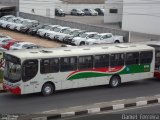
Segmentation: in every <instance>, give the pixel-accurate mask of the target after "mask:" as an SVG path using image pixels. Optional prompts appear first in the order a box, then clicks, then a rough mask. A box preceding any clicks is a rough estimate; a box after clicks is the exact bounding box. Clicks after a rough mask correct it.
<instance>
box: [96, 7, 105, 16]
mask: <svg viewBox="0 0 160 120" xmlns="http://www.w3.org/2000/svg"><path fill="white" fill-rule="evenodd" d="M94 10H95V11H97V12H98V15H104V9H102V8H95V9H94Z"/></svg>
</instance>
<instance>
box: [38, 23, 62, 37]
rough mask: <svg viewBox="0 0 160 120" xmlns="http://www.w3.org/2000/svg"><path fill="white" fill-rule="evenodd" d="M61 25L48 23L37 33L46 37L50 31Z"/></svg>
mask: <svg viewBox="0 0 160 120" xmlns="http://www.w3.org/2000/svg"><path fill="white" fill-rule="evenodd" d="M57 27H60V25H48V26H45V28H42V29H39V30H38V31H37V35H38V36H40V37H43V38H46V35H47V33H48V32H50V31H53V30H54V29H55V28H57Z"/></svg>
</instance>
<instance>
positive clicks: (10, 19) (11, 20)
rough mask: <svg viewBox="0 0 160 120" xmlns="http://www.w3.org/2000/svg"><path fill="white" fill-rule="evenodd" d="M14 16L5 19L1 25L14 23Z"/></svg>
mask: <svg viewBox="0 0 160 120" xmlns="http://www.w3.org/2000/svg"><path fill="white" fill-rule="evenodd" d="M14 18H15V17H10V18H8V19H7V20H6V21H3V22H2V24H1V27H3V28H7V25H8V24H9V23H13V22H14Z"/></svg>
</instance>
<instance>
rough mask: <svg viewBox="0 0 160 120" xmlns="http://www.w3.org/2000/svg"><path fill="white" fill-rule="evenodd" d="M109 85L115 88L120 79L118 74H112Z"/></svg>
mask: <svg viewBox="0 0 160 120" xmlns="http://www.w3.org/2000/svg"><path fill="white" fill-rule="evenodd" d="M109 84H110V86H111V87H112V88H116V87H118V86H119V85H120V84H121V79H120V77H119V76H117V75H115V76H112V77H111V79H110V83H109Z"/></svg>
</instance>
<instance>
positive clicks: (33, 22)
mask: <svg viewBox="0 0 160 120" xmlns="http://www.w3.org/2000/svg"><path fill="white" fill-rule="evenodd" d="M33 24H37V25H38V21H37V20H30V19H24V20H23V22H22V24H17V25H16V27H15V29H16V30H17V31H19V32H20V31H22V28H25V27H26V26H28V25H31V26H32V25H33Z"/></svg>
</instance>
